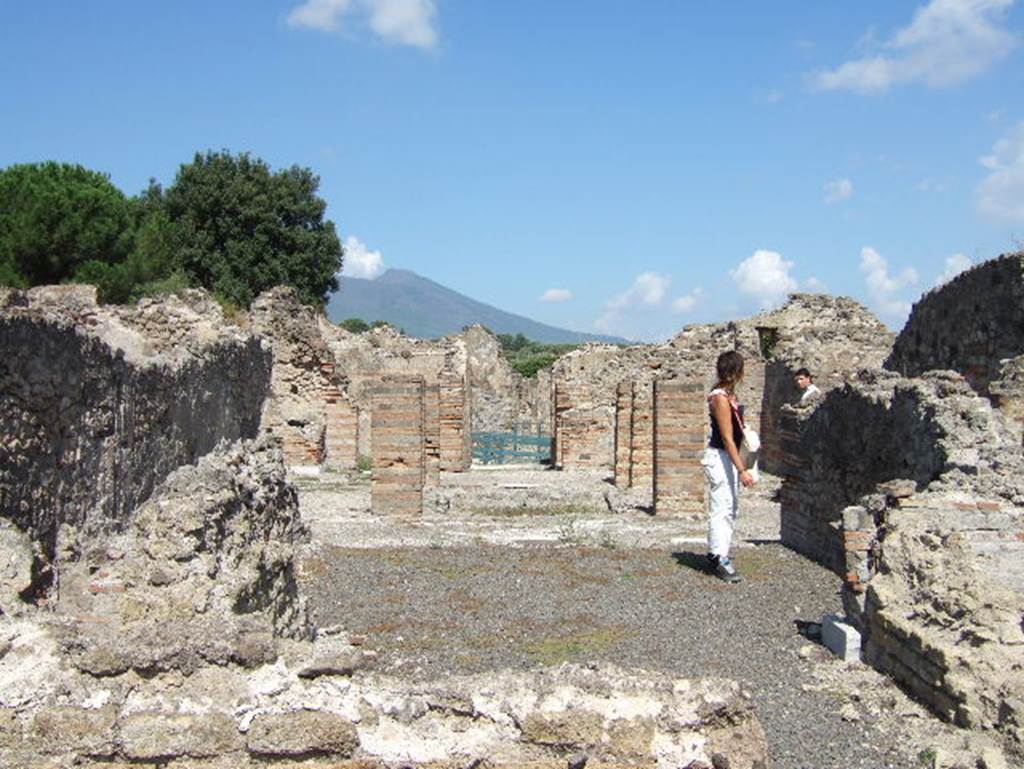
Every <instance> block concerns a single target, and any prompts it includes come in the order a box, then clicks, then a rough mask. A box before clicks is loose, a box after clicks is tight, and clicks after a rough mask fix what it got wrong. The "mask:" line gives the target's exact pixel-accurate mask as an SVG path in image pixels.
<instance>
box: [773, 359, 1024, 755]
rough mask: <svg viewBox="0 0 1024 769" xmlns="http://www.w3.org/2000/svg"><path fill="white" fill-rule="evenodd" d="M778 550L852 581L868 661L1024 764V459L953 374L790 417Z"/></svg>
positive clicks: (851, 601)
mask: <svg viewBox="0 0 1024 769" xmlns="http://www.w3.org/2000/svg"><path fill="white" fill-rule="evenodd" d="M783 411H784V413H783V423H784V424H785V430H786V448H785V459H786V464H785V467H784V473H785V477H784V481H783V486H782V490H781V507H782V540H783V543H784V544H786V545H787V546H789V547H792V548H793V549H795V550H797V551H799V552H802V553H804V554H805V555H808V556H809V557H811V558H813V559H815V560H817V561H819V562H821V563H823V564H824V565H826V566H828V567H830V568H832V569H834V570H835V571H836V572H838V573H839V574H841V575H842V576H843V579H844V605H845V606H846V609H847V613H848V615H849V616H850V617H851V618H852V619H853V620H854V621H855V622H856V623H857V624H858V626H859V629H860V630H861V632H862V634H863V635H864V658H865V659H866V660H867V661H868V662H870V663H871V664H872V665H874V666H875V667H877V668H878V669H880V670H882V671H883V672H886V673H888V674H890V675H892V676H893V677H894V678H895V679H896V680H897V681H899V682H900V683H901V684H902V685H903V686H904V687H905V688H907V689H908V690H909V691H910V692H911V693H913V694H914V696H916V697H918V698H919V699H921V700H922V701H923V702H925V703H927V704H928V705H929V706H930V707H931V708H932V709H933V710H934V711H935V712H936V713H938V714H939V715H941V716H942V717H944V718H946V719H948V720H950V721H954V722H956V723H957V724H958V725H960V726H964V727H967V728H972V729H993V730H996V731H998V732H999V733H1000V734H1001V735H1002V736H1003V738H1004V740H1005V742H1006V746H1007V748H1008V749H1009V750H1010V751H1011V752H1012V753H1014V754H1015V755H1017V756H1018V758H1020V757H1022V756H1024V728H1022V726H1024V719H1022V717H1024V706H1022V705H1021V702H1024V673H1022V670H1024V629H1022V625H1021V617H1022V616H1024V597H1022V596H1024V568H1022V567H1021V565H1020V564H1021V556H1022V554H1024V482H1022V481H1021V480H1020V479H1021V478H1022V477H1024V457H1022V455H1021V452H1020V448H1019V446H1020V442H1019V434H1018V433H1017V432H1016V431H1015V430H1013V429H1011V428H1010V426H1009V424H1008V421H1007V420H1006V419H1005V417H1004V416H1003V415H1002V414H1001V413H1000V412H999V411H998V410H996V409H993V408H992V406H991V405H990V404H989V402H988V401H987V400H986V399H985V398H983V397H980V396H979V395H977V394H976V393H975V392H974V391H973V390H972V389H971V388H970V387H969V385H968V383H967V382H966V381H965V380H964V379H963V378H961V377H960V376H959V375H957V374H955V373H953V372H942V371H937V372H930V373H927V374H925V375H924V376H923V378H920V379H904V378H902V377H900V376H899V375H897V374H893V373H890V372H885V371H882V370H874V371H864V372H862V373H861V375H860V376H859V378H858V379H857V380H855V381H851V382H848V383H847V384H846V385H844V386H843V387H842V388H837V389H835V390H833V391H832V392H830V393H828V394H827V395H826V396H825V397H824V398H823V399H822V400H821V401H820V402H819V403H818V404H817V405H816V406H813V407H811V408H791V407H786V408H784V409H783Z"/></svg>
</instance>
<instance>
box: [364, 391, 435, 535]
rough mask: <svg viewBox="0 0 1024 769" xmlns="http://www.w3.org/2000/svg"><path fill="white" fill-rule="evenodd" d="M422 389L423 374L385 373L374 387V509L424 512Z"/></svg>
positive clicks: (371, 502) (380, 511)
mask: <svg viewBox="0 0 1024 769" xmlns="http://www.w3.org/2000/svg"><path fill="white" fill-rule="evenodd" d="M423 390H424V385H423V379H422V378H419V377H413V378H399V377H385V378H384V379H383V380H382V381H381V382H379V383H378V384H377V385H376V386H374V388H373V392H372V395H371V404H372V405H371V419H372V433H373V435H372V444H373V448H372V456H373V475H372V476H371V483H370V500H371V501H370V507H371V509H372V510H373V511H374V512H375V513H384V514H387V513H400V514H406V515H418V514H420V513H422V512H423V483H424V464H425V463H424V459H425V452H424V429H423V428H424V418H423V416H424V413H423V412H424V408H423Z"/></svg>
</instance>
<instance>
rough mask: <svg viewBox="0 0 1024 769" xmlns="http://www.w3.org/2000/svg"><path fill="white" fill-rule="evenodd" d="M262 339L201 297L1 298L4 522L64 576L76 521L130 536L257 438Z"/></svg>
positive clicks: (69, 292) (266, 366)
mask: <svg viewBox="0 0 1024 769" xmlns="http://www.w3.org/2000/svg"><path fill="white" fill-rule="evenodd" d="M269 379H270V355H269V353H268V351H267V350H265V349H264V348H263V346H262V345H261V344H260V342H259V340H257V339H256V338H254V337H252V336H250V335H248V334H246V333H243V332H242V331H241V330H240V329H238V328H237V327H234V326H231V325H229V324H227V323H225V322H224V319H223V316H222V315H221V313H220V309H219V307H218V306H217V305H216V303H214V302H212V301H211V300H210V299H209V298H208V297H207V296H206V295H205V294H203V293H202V292H188V293H186V294H185V295H184V297H183V298H181V299H168V300H164V301H155V300H144V301H142V302H140V303H139V304H138V306H136V307H99V306H97V304H96V299H95V290H94V289H91V288H89V287H81V286H68V287H43V288H37V289H32V290H30V291H26V292H22V291H5V292H3V294H2V295H0V434H2V435H3V442H2V444H0V511H2V516H3V517H4V518H7V519H9V520H11V521H13V522H14V523H15V524H16V525H17V526H18V527H19V528H20V529H22V530H24V531H26V532H28V533H29V535H30V537H31V539H32V540H33V541H34V542H35V543H36V547H37V548H38V549H39V552H38V556H39V558H38V560H37V563H36V568H37V571H40V573H39V574H37V578H39V579H40V580H41V582H42V583H44V584H45V583H47V582H48V581H49V579H51V578H52V577H53V574H52V573H50V571H49V569H50V565H51V564H52V561H53V559H54V558H55V557H56V553H57V550H58V548H59V544H58V541H57V539H58V531H59V530H60V528H61V526H62V525H63V524H67V525H70V526H72V527H74V528H76V529H80V530H82V531H85V532H89V533H90V535H91V534H96V535H98V534H100V533H107V532H111V531H118V530H121V529H123V528H124V526H125V525H126V522H127V519H128V516H129V514H130V513H131V511H132V510H134V509H135V508H136V507H137V506H138V505H139V504H140V503H141V502H143V501H144V500H145V499H146V498H147V497H148V496H149V495H150V494H151V493H152V491H153V489H154V488H155V487H156V486H157V485H158V484H159V483H160V482H161V481H162V480H163V479H164V478H165V477H166V476H167V475H168V474H169V473H170V472H171V471H172V470H174V469H175V468H177V467H178V466H180V465H183V464H188V463H191V462H195V461H196V460H197V459H199V458H200V457H201V456H203V455H204V454H207V453H208V452H210V451H212V450H214V448H215V447H216V446H217V445H218V444H220V443H221V442H223V441H234V440H237V439H239V438H246V437H254V436H255V435H256V433H257V429H258V424H259V413H260V407H261V405H262V402H263V398H264V395H265V393H266V392H267V389H268V383H269Z"/></svg>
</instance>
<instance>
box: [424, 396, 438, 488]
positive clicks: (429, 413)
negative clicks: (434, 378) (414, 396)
mask: <svg viewBox="0 0 1024 769" xmlns="http://www.w3.org/2000/svg"><path fill="white" fill-rule="evenodd" d="M423 459H424V466H423V482H424V484H425V485H426V486H427V487H434V486H438V485H440V483H441V386H440V385H439V384H436V383H432V384H426V385H424V387H423Z"/></svg>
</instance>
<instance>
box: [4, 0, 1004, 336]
mask: <svg viewBox="0 0 1024 769" xmlns="http://www.w3.org/2000/svg"><path fill="white" fill-rule="evenodd" d="M1022 40H1024V10H1022V5H1021V3H1020V2H1015V0H930V2H929V1H928V0H918V1H917V2H897V1H895V0H863V1H862V2H858V3H808V2H806V0H803V1H802V2H791V1H789V0H778V1H777V2H773V3H764V2H753V0H736V1H735V2H731V3H695V2H680V1H679V0H647V1H645V2H636V3H623V2H620V1H619V0H591V1H590V2H581V1H577V0H567V1H566V2H550V0H547V1H546V2H540V1H539V0H517V1H516V2H498V1H497V0H473V2H470V0H305V1H304V0H281V1H280V2H270V1H269V0H262V1H260V2H252V1H251V0H249V1H248V2H242V1H241V0H221V1H219V2H213V3H210V2H194V1H192V0H179V1H178V2H175V3H139V2H121V1H119V0H107V1H105V2H95V1H94V2H76V3H57V2H51V1H48V0H39V1H38V2H33V3H14V2H10V3H4V4H2V5H0V89H2V90H0V92H2V93H3V100H2V102H0V110H2V116H3V119H2V120H0V167H2V166H7V165H10V164H12V163H21V162H35V161H42V160H49V159H55V160H61V161H68V162H75V163H81V164H82V165H85V166H87V167H89V168H93V169H96V170H100V171H103V172H106V173H108V174H109V175H110V177H111V179H112V180H113V181H114V183H115V184H117V185H118V186H119V187H120V188H121V189H123V190H124V191H125V192H126V193H128V194H135V193H137V192H139V191H141V190H142V189H143V188H144V187H145V185H146V183H147V181H148V179H149V178H150V177H154V178H156V179H157V180H158V181H160V182H162V183H163V184H165V185H166V184H169V183H170V182H171V181H173V178H174V175H175V173H176V171H177V169H178V167H179V165H180V164H182V163H184V162H188V161H189V160H191V158H192V156H193V155H194V153H195V152H196V151H205V150H206V149H229V150H232V151H235V152H241V151H248V152H252V153H253V154H255V155H258V156H260V157H262V158H264V159H265V160H266V161H267V162H269V163H270V164H271V165H272V166H274V167H283V166H289V165H292V164H299V165H303V166H309V167H311V168H313V169H314V170H315V171H316V172H317V173H318V174H319V175H320V177H321V189H320V191H321V194H322V196H323V197H324V198H325V199H326V200H327V202H328V204H329V208H328V216H329V217H330V218H331V219H333V220H334V221H335V223H336V224H337V226H338V229H339V232H340V233H341V235H342V238H343V240H345V241H346V243H347V244H348V247H349V249H348V250H349V255H348V260H347V262H348V263H347V266H346V272H350V273H351V274H354V275H358V276H360V277H368V276H371V277H372V276H373V275H374V274H376V273H379V271H380V270H382V269H387V268H389V267H401V268H407V269H412V270H415V271H416V272H418V273H420V274H421V275H424V276H426V277H429V278H431V279H433V280H436V281H438V282H440V283H442V284H444V285H447V286H450V287H451V288H454V289H456V290H458V291H461V292H463V293H465V294H468V295H469V296H471V297H473V298H475V299H479V300H481V301H485V302H488V303H491V304H494V305H496V306H498V307H501V308H502V309H506V310H510V311H512V312H517V313H520V314H523V315H527V316H529V317H532V318H535V319H537V320H540V321H543V322H547V323H551V324H555V325H559V326H565V327H570V328H574V329H578V330H583V331H603V332H607V333H613V334H618V335H622V336H628V337H631V338H638V339H645V340H656V339H663V338H665V337H667V336H669V335H670V334H672V333H674V332H675V331H677V330H678V329H679V328H681V327H682V326H683V325H685V324H688V323H695V322H709V321H721V320H726V319H729V318H734V317H739V316H743V315H747V314H750V313H752V312H755V311H757V310H758V309H759V308H763V307H770V306H773V305H776V304H778V303H780V302H781V301H783V300H784V298H785V295H786V293H787V292H788V291H793V290H812V291H813V290H824V291H828V292H829V293H834V294H844V295H849V296H853V297H854V298H856V299H859V300H860V301H863V302H864V303H865V304H867V305H868V306H869V307H870V308H871V309H872V310H874V311H875V312H876V313H877V314H878V315H879V316H880V317H881V318H882V319H883V320H884V321H886V323H888V324H889V325H890V326H892V327H893V328H895V329H898V328H899V327H900V326H901V325H902V323H903V321H904V320H905V318H906V314H907V311H908V310H909V305H910V303H911V302H913V301H915V300H916V299H917V298H918V297H919V296H920V295H921V294H922V292H924V291H926V290H928V289H929V288H931V287H932V286H934V285H935V284H936V282H937V281H938V280H940V279H941V276H943V275H949V274H952V272H955V271H956V270H957V269H962V268H963V267H965V266H966V265H968V264H970V263H972V262H973V263H977V262H979V261H984V260H986V259H989V258H992V257H994V256H997V255H998V254H1000V253H1002V252H1005V251H1009V250H1014V249H1016V248H1020V247H1021V245H1022V241H1024V106H1022V104H1024V100H1022V98H1021V96H1022V95H1024V46H1022V45H1021V43H1022Z"/></svg>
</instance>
